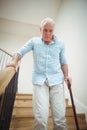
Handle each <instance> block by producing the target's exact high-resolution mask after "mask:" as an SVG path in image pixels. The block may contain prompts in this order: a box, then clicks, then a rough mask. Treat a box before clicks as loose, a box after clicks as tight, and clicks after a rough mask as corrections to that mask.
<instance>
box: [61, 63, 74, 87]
mask: <svg viewBox="0 0 87 130" xmlns="http://www.w3.org/2000/svg"><path fill="white" fill-rule="evenodd" d="M61 69H62V71H63V74H64V81H65V83H66V84H67V85H68V82H69V83H70V84H71V82H72V80H71V78H70V77H69V76H68V65H67V64H63V65H62V66H61Z"/></svg>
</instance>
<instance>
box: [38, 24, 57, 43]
mask: <svg viewBox="0 0 87 130" xmlns="http://www.w3.org/2000/svg"><path fill="white" fill-rule="evenodd" d="M40 31H41V34H42V38H43V40H44V41H45V43H46V44H49V43H50V42H51V41H52V40H53V39H52V36H53V32H54V25H53V24H51V23H46V24H44V25H43V26H42V27H41V28H40Z"/></svg>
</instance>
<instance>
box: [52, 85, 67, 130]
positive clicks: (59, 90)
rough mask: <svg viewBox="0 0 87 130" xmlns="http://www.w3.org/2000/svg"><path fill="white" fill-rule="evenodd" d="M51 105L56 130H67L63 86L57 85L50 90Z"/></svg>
mask: <svg viewBox="0 0 87 130" xmlns="http://www.w3.org/2000/svg"><path fill="white" fill-rule="evenodd" d="M50 105H51V110H52V116H53V123H54V130H67V127H66V119H65V94H64V85H63V84H59V85H55V86H52V87H51V88H50Z"/></svg>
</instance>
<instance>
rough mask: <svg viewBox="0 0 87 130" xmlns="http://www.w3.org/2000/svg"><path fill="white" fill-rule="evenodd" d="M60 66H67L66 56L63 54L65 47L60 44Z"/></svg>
mask: <svg viewBox="0 0 87 130" xmlns="http://www.w3.org/2000/svg"><path fill="white" fill-rule="evenodd" d="M60 64H61V65H63V64H67V59H66V54H65V45H64V43H63V42H62V46H61V51H60Z"/></svg>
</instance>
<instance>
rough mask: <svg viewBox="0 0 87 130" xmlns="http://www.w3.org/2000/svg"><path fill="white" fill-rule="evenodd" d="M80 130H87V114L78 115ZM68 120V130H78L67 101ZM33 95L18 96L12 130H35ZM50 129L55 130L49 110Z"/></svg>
mask: <svg viewBox="0 0 87 130" xmlns="http://www.w3.org/2000/svg"><path fill="white" fill-rule="evenodd" d="M77 116H78V122H79V127H80V130H87V123H86V121H85V114H84V113H80V114H77ZM66 119H67V125H68V130H76V126H75V121H74V115H73V109H72V106H70V105H68V99H66ZM33 127H34V117H33V112H32V94H17V95H16V100H15V104H14V109H13V114H12V120H11V125H10V130H33ZM48 129H49V130H53V124H52V116H51V111H50V108H49V121H48Z"/></svg>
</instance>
